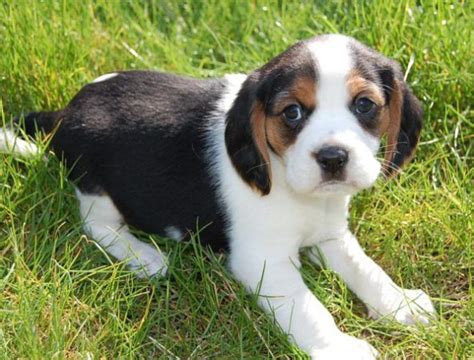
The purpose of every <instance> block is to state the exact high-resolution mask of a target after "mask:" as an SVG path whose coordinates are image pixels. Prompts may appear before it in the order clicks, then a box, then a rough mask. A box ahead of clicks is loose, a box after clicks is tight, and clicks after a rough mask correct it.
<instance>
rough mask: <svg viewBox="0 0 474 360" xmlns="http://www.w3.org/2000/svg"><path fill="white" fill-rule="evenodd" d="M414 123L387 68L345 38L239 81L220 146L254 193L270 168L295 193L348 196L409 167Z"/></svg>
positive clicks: (409, 98)
mask: <svg viewBox="0 0 474 360" xmlns="http://www.w3.org/2000/svg"><path fill="white" fill-rule="evenodd" d="M421 125H422V111H421V107H420V104H419V101H418V100H417V99H416V97H415V96H414V95H413V94H412V93H411V91H410V89H409V88H408V86H407V85H406V84H405V82H404V81H403V75H402V72H401V70H400V67H399V65H398V64H397V63H396V62H394V61H392V60H390V59H387V58H386V57H384V56H382V55H380V54H379V53H377V52H375V51H373V50H371V49H369V48H367V47H365V46H364V45H362V44H360V43H359V42H357V41H356V40H354V39H351V38H348V37H344V36H341V35H325V36H320V37H316V38H312V39H309V40H306V41H302V42H299V43H297V44H296V45H294V46H292V47H290V48H289V49H288V50H286V51H285V52H284V53H282V54H280V55H279V56H277V57H275V58H274V59H272V60H271V61H270V62H269V63H267V64H266V65H264V66H263V67H262V68H260V69H258V70H256V71H255V72H253V73H252V74H250V75H249V76H248V77H247V79H246V81H245V82H244V83H243V85H242V87H241V89H240V91H239V93H238V96H237V98H236V99H235V101H234V103H233V105H232V107H231V109H230V110H229V111H228V113H227V125H226V131H225V141H226V146H227V152H228V155H229V157H230V159H231V161H232V163H233V165H234V167H235V169H236V170H237V172H238V173H239V175H240V176H241V177H242V179H243V180H244V181H245V182H247V183H248V184H249V185H250V186H251V187H253V188H254V189H255V190H257V191H259V192H261V193H262V194H263V195H266V194H268V193H269V192H270V190H271V187H272V162H278V163H279V164H278V165H279V166H280V167H282V168H283V169H284V177H285V179H284V180H285V182H286V183H287V184H288V185H289V187H290V188H291V189H292V190H293V191H294V192H296V193H300V194H307V195H318V194H322V193H334V192H337V193H347V194H351V193H354V192H356V191H357V190H360V189H363V188H367V187H369V186H370V185H372V184H373V182H374V181H375V180H376V178H377V177H378V175H379V173H380V172H381V170H383V172H384V173H385V175H387V176H390V175H393V174H395V173H396V172H397V171H398V169H400V167H401V166H402V165H403V164H404V163H405V162H407V161H409V160H410V159H411V157H412V155H413V153H414V150H415V147H416V145H417V143H418V139H419V135H420V130H421ZM383 136H386V137H387V144H386V147H385V160H384V161H382V162H379V161H378V159H377V158H376V154H377V151H378V150H379V146H380V140H381V138H382V137H383ZM274 165H276V164H274Z"/></svg>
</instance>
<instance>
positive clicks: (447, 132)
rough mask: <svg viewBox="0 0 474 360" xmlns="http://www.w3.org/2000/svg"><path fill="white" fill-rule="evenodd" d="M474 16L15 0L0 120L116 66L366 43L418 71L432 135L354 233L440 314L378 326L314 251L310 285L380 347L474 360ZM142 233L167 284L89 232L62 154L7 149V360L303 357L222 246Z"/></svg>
mask: <svg viewBox="0 0 474 360" xmlns="http://www.w3.org/2000/svg"><path fill="white" fill-rule="evenodd" d="M473 24H474V7H473V5H472V2H470V3H469V2H463V1H455V2H452V4H450V3H449V2H447V1H417V2H413V1H409V2H406V1H395V0H393V1H392V0H389V1H385V0H374V1H367V2H357V4H356V3H355V2H354V3H351V2H343V1H335V2H326V1H314V3H313V4H310V3H309V2H296V1H294V2H293V1H284V0H283V1H278V2H270V3H267V2H263V1H262V2H261V1H252V2H245V1H222V0H213V1H204V0H203V1H197V0H192V1H187V2H180V1H171V0H169V1H151V0H150V1H145V0H143V1H132V0H129V1H120V2H119V1H112V0H110V1H108V0H98V1H94V2H91V1H74V0H63V1H48V0H45V1H38V0H36V1H31V0H6V1H2V2H1V5H0V44H1V45H0V48H1V53H0V111H1V114H0V117H1V120H2V122H4V123H8V122H10V121H11V119H12V118H13V116H14V115H15V114H19V113H21V112H27V111H31V110H39V109H58V108H60V107H62V106H64V105H65V104H66V103H67V102H68V100H70V99H71V97H72V96H73V95H74V94H75V93H76V92H77V91H78V90H79V89H80V88H81V87H82V86H83V85H84V84H86V83H88V82H89V81H91V80H92V79H94V78H96V77H97V76H99V75H101V74H104V73H106V72H110V71H114V70H117V69H159V70H165V71H171V72H176V73H182V74H188V75H193V76H196V77H203V78H206V77H217V76H221V75H223V74H225V73H230V72H249V71H251V70H252V69H255V68H257V67H259V66H260V65H262V64H263V63H265V62H266V61H267V60H269V59H270V58H271V57H273V56H274V55H276V54H278V53H279V52H281V51H282V50H284V49H285V48H286V47H288V46H289V45H290V44H292V43H294V42H295V41H296V40H298V39H303V38H307V37H310V36H313V35H315V34H322V33H328V32H341V33H344V34H347V35H351V36H354V37H356V38H357V39H359V40H360V41H362V42H365V43H366V44H368V45H370V46H372V47H374V48H376V49H378V50H379V51H381V52H383V53H384V54H386V55H388V56H390V57H393V58H395V59H397V60H398V61H399V62H400V63H401V64H402V66H403V68H404V69H409V71H407V77H408V81H409V83H410V84H411V86H412V88H413V90H414V92H415V93H416V94H417V95H418V97H419V98H420V100H421V101H422V103H423V106H424V110H425V128H424V131H423V133H422V140H421V144H420V147H419V150H418V153H417V156H416V159H415V161H414V162H413V163H411V164H410V165H409V166H408V167H407V168H406V169H405V171H404V172H403V173H402V174H401V175H400V176H399V177H398V178H397V179H395V180H393V181H390V182H383V181H379V182H378V183H377V184H376V186H375V187H374V188H373V189H371V190H370V191H366V192H363V193H361V194H359V195H358V196H356V198H355V199H354V201H353V203H352V210H351V225H352V229H353V230H354V231H355V233H356V234H357V236H358V238H359V239H360V242H361V244H362V245H363V246H364V248H365V249H366V251H367V253H369V254H370V256H371V257H373V258H374V259H375V260H376V261H377V262H378V263H379V264H380V265H382V267H383V268H384V269H385V270H386V271H387V272H388V273H389V274H390V275H391V276H392V277H393V278H394V279H396V281H397V282H398V283H400V284H402V285H403V286H404V287H408V288H421V289H424V290H425V291H426V292H427V293H428V294H430V295H431V296H432V297H433V299H434V303H435V306H436V308H437V311H438V313H439V319H438V320H437V321H435V322H434V323H433V325H431V326H429V327H427V328H416V327H415V328H406V327H403V326H400V325H396V324H383V323H380V322H376V321H373V320H369V319H368V318H367V316H366V312H365V309H364V306H363V305H362V303H361V302H360V301H359V300H358V299H357V298H355V296H354V295H353V294H352V293H351V292H350V291H349V290H348V289H347V288H346V286H345V285H344V284H343V283H342V282H341V281H340V280H339V279H338V278H337V276H335V275H334V274H333V273H332V272H330V271H328V270H324V269H318V268H317V267H315V266H314V265H312V264H310V263H309V262H308V261H307V259H306V258H305V257H304V256H303V260H304V261H303V270H302V271H303V275H304V278H305V281H306V283H307V284H308V286H309V287H310V288H311V289H312V290H313V291H314V293H315V294H316V295H317V296H318V298H319V299H320V300H321V301H322V302H323V303H324V304H325V305H326V306H327V307H328V309H329V310H330V312H331V313H332V314H333V315H334V316H335V318H336V321H337V323H338V325H339V326H340V327H341V328H342V329H343V330H344V331H346V332H348V333H350V334H352V335H355V336H358V337H362V338H365V339H367V340H368V341H369V342H371V344H372V345H374V346H375V347H376V348H377V349H378V350H379V351H380V352H381V353H382V354H383V358H388V359H468V358H471V359H472V358H473V357H474V336H473V332H474V301H473V280H472V275H473V274H472V270H473V268H474V256H473V242H472V238H473V217H474V214H473V191H472V188H473V178H474V170H473V161H472V160H473V151H474V148H473V143H474V117H473V114H474V112H473V108H472V106H473V104H474V60H473V58H474V57H473V50H474V41H473V36H474V35H473V34H474V32H473ZM43 145H44V144H43ZM163 206H166V204H163ZM140 236H141V237H142V238H143V239H149V240H150V241H155V242H157V243H158V244H159V245H160V246H161V247H162V248H163V249H165V251H167V252H168V253H169V254H170V271H169V276H168V277H167V278H164V279H158V280H153V281H150V280H139V279H137V278H135V277H134V276H133V275H132V274H131V273H129V272H128V271H127V269H126V268H125V267H124V266H123V264H119V263H115V262H114V261H112V260H111V259H110V258H109V257H108V256H107V255H106V254H105V253H104V252H103V251H102V250H101V249H99V248H98V247H97V246H94V244H93V242H92V241H91V240H90V239H88V238H87V237H86V236H84V235H83V234H82V232H81V224H80V221H79V214H78V209H77V204H76V201H75V198H74V194H73V187H72V184H71V183H69V182H68V181H67V180H66V176H65V170H64V169H63V168H62V167H61V164H60V163H59V162H58V161H56V160H55V159H54V158H53V157H50V160H49V161H44V160H43V158H42V157H41V156H38V157H36V158H34V159H28V160H18V159H12V157H11V156H9V155H4V154H2V155H0V358H5V359H16V358H23V359H56V358H58V359H63V358H67V359H117V358H164V359H168V358H170V359H187V358H194V359H202V358H216V359H234V358H245V359H256V358H280V359H285V358H287V359H296V358H305V357H306V355H305V354H304V353H302V352H301V351H299V350H298V349H296V348H295V346H293V345H292V344H290V343H289V342H288V340H287V339H286V336H285V335H284V334H283V333H282V332H281V331H280V330H279V329H278V328H277V327H276V326H275V324H274V323H273V322H272V320H271V319H270V318H268V317H267V316H266V315H265V314H264V313H263V312H262V311H261V310H260V309H259V308H258V307H257V306H256V302H255V299H254V298H253V297H252V296H249V295H246V293H245V291H244V290H243V289H242V287H241V286H240V285H239V284H238V283H237V282H236V281H234V280H233V279H232V277H231V275H230V274H229V272H228V271H227V270H226V266H225V264H226V259H225V256H224V255H222V254H213V253H211V252H209V251H207V250H206V249H203V248H201V247H200V246H199V245H197V243H196V241H193V242H191V243H188V244H183V243H179V244H178V243H175V242H169V241H165V240H163V239H159V238H157V237H151V236H149V235H146V234H140Z"/></svg>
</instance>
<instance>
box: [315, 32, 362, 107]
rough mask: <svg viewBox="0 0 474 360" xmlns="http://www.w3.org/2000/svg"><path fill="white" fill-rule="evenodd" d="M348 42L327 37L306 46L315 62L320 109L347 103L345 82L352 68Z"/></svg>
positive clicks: (338, 37)
mask: <svg viewBox="0 0 474 360" xmlns="http://www.w3.org/2000/svg"><path fill="white" fill-rule="evenodd" d="M349 41H350V39H349V38H347V37H345V36H343V35H329V36H326V37H323V38H319V39H317V40H314V41H311V42H308V44H307V46H308V48H309V49H310V51H311V53H312V54H313V57H314V60H315V62H316V68H317V74H318V80H317V84H318V85H317V86H318V90H317V91H316V94H317V95H316V100H317V107H318V108H320V109H323V108H328V107H329V108H333V107H340V106H341V105H343V104H344V105H345V104H346V102H347V98H348V90H347V84H346V80H347V76H348V75H349V73H350V71H351V70H352V67H353V64H352V59H351V56H350V49H349Z"/></svg>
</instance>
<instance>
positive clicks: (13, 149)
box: [0, 128, 40, 157]
mask: <svg viewBox="0 0 474 360" xmlns="http://www.w3.org/2000/svg"><path fill="white" fill-rule="evenodd" d="M0 152H8V153H12V154H13V155H15V156H19V157H30V156H35V155H37V154H39V153H40V150H39V148H38V147H37V146H36V145H35V144H33V143H31V142H29V141H26V140H23V139H20V138H19V137H18V136H17V135H15V133H14V132H13V131H12V130H10V129H7V128H1V129H0Z"/></svg>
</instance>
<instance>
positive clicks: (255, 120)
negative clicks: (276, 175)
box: [250, 102, 272, 182]
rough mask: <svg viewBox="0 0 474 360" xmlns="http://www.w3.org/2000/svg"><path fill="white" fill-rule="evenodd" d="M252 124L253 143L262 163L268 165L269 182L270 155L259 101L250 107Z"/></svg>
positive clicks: (261, 106) (262, 111)
mask: <svg viewBox="0 0 474 360" xmlns="http://www.w3.org/2000/svg"><path fill="white" fill-rule="evenodd" d="M250 122H251V124H252V134H253V138H254V141H255V145H256V147H257V149H258V151H259V152H260V154H261V155H262V158H263V161H264V163H265V164H266V165H267V167H268V176H269V178H270V182H271V178H272V176H271V167H270V156H269V154H268V149H267V135H266V132H265V122H266V116H265V110H264V109H263V105H262V104H261V103H260V102H256V103H255V104H254V106H253V109H252V115H251V118H250Z"/></svg>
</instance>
